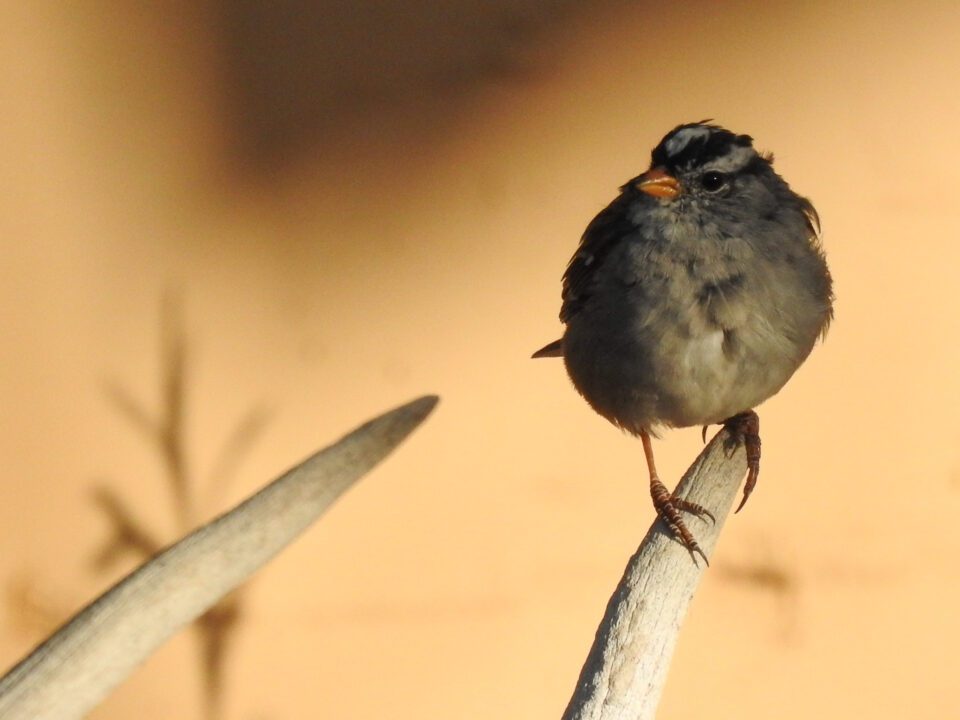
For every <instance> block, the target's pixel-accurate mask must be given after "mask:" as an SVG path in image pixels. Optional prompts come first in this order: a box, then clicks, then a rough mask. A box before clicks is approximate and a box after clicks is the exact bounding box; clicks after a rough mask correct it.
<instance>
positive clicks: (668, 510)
mask: <svg viewBox="0 0 960 720" xmlns="http://www.w3.org/2000/svg"><path fill="white" fill-rule="evenodd" d="M640 439H641V440H642V441H643V454H644V455H646V458H647V469H648V470H649V471H650V497H652V498H653V507H654V508H655V509H656V511H657V515H659V516H660V518H661V519H662V520H663V521H664V522H665V523H666V524H667V527H668V528H669V529H670V532H671V534H672V535H673V537H674V538H676V539H677V540H679V541H680V543H681V544H682V545H683V546H684V547H685V548H686V549H687V550H688V551H689V552H690V555H691V556H693V555H694V554H695V553H700V557H702V558H703V561H704V562H705V563H706V564H707V565H710V561H709V560H707V556H706V554H705V553H704V552H703V550H701V549H700V545H698V544H697V540H696V538H694V537H693V533H691V532H690V530H688V529H687V525H686V523H684V521H683V517H682V516H681V515H680V512H681V511H683V512H688V513H691V514H692V515H696V516H697V517H699V518H703V517H708V518H710V520H711V521H712V522H716V518H714V517H713V514H712V513H711V512H710V511H709V510H707V509H706V508H704V507H702V506H700V505H698V504H697V503H695V502H690V501H689V500H685V499H684V498H681V497H677V496H676V495H672V494H671V493H670V491H669V490H667V488H666V486H665V485H664V484H663V483H662V482H661V481H660V478H659V476H658V475H657V466H656V464H655V463H654V461H653V445H652V444H651V442H650V433H648V432H645V431H641V432H640Z"/></svg>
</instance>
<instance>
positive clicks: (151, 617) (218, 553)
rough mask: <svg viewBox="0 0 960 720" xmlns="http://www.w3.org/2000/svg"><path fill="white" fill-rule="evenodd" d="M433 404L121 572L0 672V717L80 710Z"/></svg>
mask: <svg viewBox="0 0 960 720" xmlns="http://www.w3.org/2000/svg"><path fill="white" fill-rule="evenodd" d="M436 404H437V398H436V397H433V396H428V397H422V398H420V399H419V400H415V401H413V402H411V403H409V404H407V405H403V406H401V407H399V408H396V409H395V410H392V411H390V412H388V413H386V414H384V415H381V416H380V417H378V418H375V419H374V420H371V421H370V422H368V423H367V424H366V425H363V426H362V427H360V428H357V429H356V430H354V431H353V432H352V433H350V434H349V435H347V436H346V437H344V438H343V439H341V440H340V441H339V442H337V443H335V444H334V445H331V446H330V447H328V448H327V449H325V450H321V451H320V452H318V453H316V454H315V455H313V456H311V457H309V458H307V459H306V460H305V461H303V462H302V463H301V464H300V465H297V466H296V467H294V468H293V469H291V470H289V471H288V472H287V473H285V474H284V475H282V476H281V477H279V478H278V479H276V480H274V481H273V482H272V483H270V484H269V485H267V486H266V487H265V488H263V489H262V490H261V491H260V492H258V493H257V494H256V495H253V496H252V497H250V498H249V499H247V500H246V501H244V502H243V503H241V504H240V505H238V506H237V507H235V508H234V509H233V510H231V511H229V512H227V513H226V514H224V515H221V516H220V517H219V518H217V519H215V520H213V521H212V522H210V523H209V524H207V525H204V526H203V527H201V528H200V529H198V530H196V531H194V532H193V533H191V534H189V535H187V536H186V537H185V538H184V539H183V540H181V541H180V542H178V543H177V544H176V545H173V546H172V547H170V548H168V549H167V550H165V551H164V552H162V553H160V554H159V555H157V556H156V557H155V558H153V559H152V560H150V561H149V562H147V563H146V564H144V565H143V566H141V567H140V568H138V569H137V570H135V571H134V572H133V573H131V574H130V575H128V576H127V577H126V578H124V579H123V580H121V581H120V582H119V583H118V584H117V585H115V586H114V587H113V588H111V589H110V590H108V591H107V592H106V593H104V594H103V595H101V596H100V597H99V598H98V599H97V600H95V601H94V602H93V603H91V604H90V605H88V606H87V607H86V608H85V609H83V610H81V611H80V612H79V613H78V614H77V615H75V616H74V617H73V618H72V619H71V620H70V621H69V622H68V623H67V624H66V625H64V626H63V627H62V628H61V629H60V630H58V631H57V632H56V633H54V634H53V635H52V636H51V637H50V638H49V639H48V640H46V641H45V642H44V643H43V644H42V645H40V647H38V648H37V649H36V650H34V651H33V653H31V654H30V655H29V656H27V657H26V658H25V659H24V660H22V661H21V662H20V663H19V664H18V665H17V666H16V667H14V668H13V669H12V670H11V671H10V672H9V673H7V675H5V676H4V677H3V678H2V679H0V718H3V720H69V719H72V718H80V717H82V716H83V715H84V714H85V713H86V712H87V711H88V710H89V709H90V708H91V707H93V706H94V705H95V704H96V703H98V702H99V701H100V700H101V699H102V698H103V697H104V696H105V695H106V694H107V693H108V692H109V691H110V690H111V689H112V688H113V687H114V686H115V685H116V684H118V683H119V682H120V681H121V680H123V679H124V678H126V677H127V675H129V674H130V673H131V672H132V671H133V670H134V669H135V668H136V667H137V666H138V665H139V664H140V663H141V662H142V661H143V660H145V659H146V658H147V657H148V656H149V655H150V654H151V653H153V651H154V650H155V649H156V648H157V647H159V646H160V644H161V643H163V642H164V641H165V640H166V639H167V638H168V637H170V636H171V635H173V634H174V633H175V632H176V631H177V630H178V629H180V628H181V627H183V626H184V625H186V624H187V623H189V622H191V621H193V620H194V619H195V618H196V617H198V616H199V615H201V614H202V613H204V612H205V611H206V610H207V609H209V608H210V607H211V606H212V605H214V604H215V603H216V602H217V601H218V600H219V599H220V598H221V597H223V596H224V595H225V594H227V593H228V592H229V591H230V590H232V589H233V588H235V587H236V586H237V585H239V584H240V583H241V582H243V581H244V580H246V579H247V578H248V577H249V576H250V575H251V574H253V572H254V571H256V570H257V569H258V568H260V567H261V566H262V565H264V564H266V563H267V562H268V561H269V560H270V559H271V558H273V557H274V556H275V555H276V554H277V553H278V552H280V550H282V549H283V548H284V547H285V546H286V545H287V544H289V543H290V542H291V541H292V540H293V539H294V538H296V537H297V536H298V535H299V534H300V533H301V532H302V531H303V530H305V529H306V528H307V527H308V526H309V525H310V524H311V523H312V522H313V521H314V520H316V519H317V518H318V517H319V516H320V515H321V514H323V512H324V511H325V510H326V509H327V508H328V507H329V506H330V505H331V504H332V503H333V502H334V500H336V499H337V498H338V497H339V496H340V495H341V494H342V493H343V492H344V491H345V490H347V489H348V488H349V487H350V486H351V485H353V483H354V482H355V481H356V480H358V479H360V477H362V476H363V475H364V474H366V472H367V471H369V470H370V469H371V468H373V466H374V465H376V464H377V463H378V462H380V461H381V460H382V459H383V458H384V457H386V456H387V455H388V454H389V453H390V452H391V451H392V450H393V449H394V448H395V447H396V446H397V445H398V444H399V443H400V442H401V441H402V440H403V439H404V438H406V437H407V435H409V434H410V433H411V432H412V431H413V430H414V428H416V427H417V426H418V425H419V424H420V423H421V422H423V420H424V419H425V418H426V417H427V415H429V414H430V411H431V410H433V408H434V406H435V405H436Z"/></svg>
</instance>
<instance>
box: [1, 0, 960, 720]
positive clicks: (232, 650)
mask: <svg viewBox="0 0 960 720" xmlns="http://www.w3.org/2000/svg"><path fill="white" fill-rule="evenodd" d="M958 37H960V5H958V4H957V3H955V2H942V3H937V2H921V3H902V2H901V3H895V2H872V3H844V4H842V5H841V4H839V3H827V2H809V3H777V2H771V3H762V4H761V3H748V2H739V3H738V2H731V3H714V2H707V1H705V0H700V1H696V0H695V1H693V2H687V3H662V2H656V3H655V2H610V1H604V0H594V1H593V2H578V3H574V2H569V0H545V1H542V2H536V3H535V2H528V1H527V0H494V1H490V0H487V1H486V2H479V1H477V0H456V1H455V2H449V3H442V4H439V5H438V4H436V3H429V2H421V1H420V0H412V1H411V0H407V1H406V2H387V3H375V2H369V1H368V0H351V2H346V1H340V0H329V1H326V2H324V1H318V2H314V3H309V2H304V1H303V0H280V1H279V2H273V3H253V2H246V3H230V2H215V1H213V0H209V1H207V2H189V3H188V2H176V1H175V2H169V3H161V4H155V3H139V4H138V3H121V2H115V1H112V0H90V1H88V2H85V3H15V2H9V1H8V2H3V3H2V4H0V53H2V62H0V101H2V106H3V108H4V109H3V112H2V113H0V143H2V147H3V155H4V160H3V162H2V163H0V187H2V192H0V232H2V238H3V239H2V245H0V248H2V255H0V313H2V322H0V334H2V335H0V336H2V341H0V342H2V348H3V350H2V356H0V393H2V397H3V404H2V405H3V409H2V412H0V418H2V428H3V431H2V432H0V453H2V458H3V463H4V473H3V476H2V479H0V483H2V485H0V493H2V495H0V497H2V501H0V547H2V553H0V665H2V666H3V667H7V666H9V665H11V664H12V663H13V662H15V661H16V660H17V659H18V658H19V657H20V656H21V655H22V654H23V653H25V652H26V651H28V650H29V649H30V648H31V647H32V646H33V645H34V644H35V643H36V642H38V641H39V640H40V639H41V638H42V637H44V636H45V635H46V634H47V633H48V632H50V631H51V630H52V629H53V627H55V626H56V625H57V624H58V623H59V622H61V621H62V620H63V619H65V618H66V617H68V616H69V615H70V614H71V613H72V612H74V611H75V610H76V609H78V608H79V607H80V606H82V605H83V604H84V603H85V602H86V601H87V600H89V599H90V598H92V597H93V596H95V595H96V594H97V593H99V592H101V591H102V590H103V589H104V588H106V587H107V586H108V585H109V584H111V583H112V582H114V581H115V580H116V579H118V578H119V577H120V576H122V575H123V574H124V573H125V572H127V571H129V570H130V569H131V568H132V567H134V566H135V565H136V564H137V563H138V562H139V561H140V558H141V556H142V555H143V554H144V553H147V552H150V550H151V549H152V548H155V547H158V546H160V545H163V544H165V543H167V542H169V541H170V540H172V539H173V538H174V537H176V536H177V534H178V533H180V532H182V531H183V529H184V528H185V527H187V526H190V525H192V524H194V523H197V522H200V521H202V520H204V519H206V518H208V517H210V516H211V515H212V514H213V513H216V512H219V511H221V510H223V509H224V508H226V507H228V506H229V505H230V504H232V503H234V502H236V501H237V500H239V499H240V498H242V497H244V496H245V495H247V494H249V493H250V492H252V491H253V490H254V489H256V488H257V487H258V486H259V485H260V484H262V483H263V482H264V481H265V480H267V479H269V478H271V477H273V476H274V475H276V474H277V473H278V472H279V471H281V470H283V469H284V468H285V467H287V466H288V465H290V464H292V463H293V462H295V461H297V460H299V459H300V458H301V457H302V456H304V455H306V454H307V453H309V452H311V451H313V450H314V449H316V448H317V447H319V446H321V445H324V444H326V443H328V442H330V441H332V440H333V439H335V438H336V437H338V436H339V435H341V434H343V433H344V432H346V431H347V430H348V429H350V428H351V427H353V426H354V425H356V424H358V423H359V422H361V421H363V420H364V419H366V418H367V417H369V416H371V415H373V414H375V413H377V412H380V411H382V410H385V409H387V408H389V407H392V406H394V405H396V404H399V403H400V402H403V401H406V400H408V399H411V398H413V397H415V396H417V395H420V394H423V393H426V392H436V393H439V394H440V395H441V396H442V398H443V401H442V403H441V405H440V407H439V409H438V411H437V412H436V414H435V415H434V416H433V417H432V418H431V419H430V420H429V421H428V423H427V424H426V425H425V426H424V427H423V429H422V430H421V431H419V432H418V433H417V434H416V435H415V436H414V437H413V438H412V439H411V440H410V441H409V442H408V443H407V444H406V445H405V446H404V447H402V448H401V450H400V451H399V452H398V453H397V454H396V455H395V456H393V457H391V458H390V460H389V461H388V462H387V463H385V464H384V465H383V466H381V467H380V468H378V469H377V470H376V471H375V472H374V473H373V474H372V475H371V476H370V477H369V478H367V479H366V480H364V481H363V482H362V483H361V484H360V485H359V486H358V487H357V488H356V489H355V490H353V491H351V493H350V494H349V495H348V496H347V497H346V498H345V499H344V500H342V501H341V502H340V503H339V504H338V505H337V506H336V507H335V508H334V509H333V511H331V513H330V514H329V515H327V516H326V517H325V518H324V519H323V520H322V521H321V522H320V524H319V525H318V526H317V527H315V528H313V529H312V530H311V531H310V532H309V533H308V534H307V535H306V536H305V537H304V538H303V539H301V540H300V541H298V542H297V544H296V545H295V546H293V547H292V548H290V549H289V550H288V551H287V552H285V553H284V554H283V555H282V556H280V557H279V558H278V559H277V560H276V561H275V562H274V563H273V564H272V565H270V566H269V567H268V568H267V569H266V570H265V571H264V572H262V573H260V574H259V575H258V576H256V578H255V579H254V580H253V582H252V584H251V585H250V586H249V587H247V588H246V589H245V590H244V591H242V592H241V593H240V594H239V595H238V596H236V597H234V598H233V599H232V600H231V602H230V603H228V604H227V605H225V606H222V607H221V608H220V611H219V613H218V614H214V615H212V616H208V618H207V619H206V621H205V623H204V624H203V629H202V630H200V631H199V632H198V631H197V630H196V629H195V630H192V631H190V632H186V633H183V634H181V635H180V636H178V637H177V638H176V639H175V640H173V641H172V642H170V643H169V644H168V645H166V646H165V647H164V648H163V649H162V650H161V651H160V652H159V653H158V654H157V655H156V656H155V657H154V658H152V659H151V660H150V661H149V662H148V663H147V664H146V665H145V666H144V667H143V668H142V669H140V670H139V671H138V672H137V674H136V675H135V676H134V677H132V678H131V679H130V680H129V681H128V682H126V683H125V684H124V685H123V686H122V687H120V688H119V689H118V690H117V691H116V692H115V694H114V695H112V696H111V697H110V698H109V699H108V700H107V701H106V702H105V703H104V704H103V705H102V706H101V707H100V708H99V709H98V710H96V711H95V712H94V713H93V716H92V717H94V718H96V719H97V720H108V719H112V718H125V717H134V716H136V717H139V718H144V719H149V718H170V717H177V718H188V719H189V718H197V719H198V720H199V719H201V718H224V719H229V720H234V719H236V720H286V719H288V718H289V719H291V720H293V719H295V718H308V717H318V716H335V717H345V718H382V717H399V718H421V717H435V718H449V717H455V718H489V717H498V718H551V717H553V718H556V717H559V716H560V714H561V712H562V710H563V708H564V707H565V705H566V702H567V700H568V699H569V696H570V694H571V692H572V690H573V686H574V683H575V681H576V678H577V676H578V673H579V670H580V667H581V664H582V662H583V659H584V658H585V656H586V652H587V650H588V648H589V646H590V643H591V641H592V638H593V633H594V630H595V628H596V624H597V622H598V620H599V619H600V617H601V615H602V612H603V609H604V607H605V605H606V602H607V599H608V597H609V595H610V592H611V591H612V590H613V587H614V585H615V584H616V582H617V581H618V580H619V577H620V574H621V571H622V569H623V567H624V564H625V563H626V561H627V558H628V557H629V555H630V554H631V553H632V552H633V550H634V549H635V547H636V545H637V543H638V542H639V540H640V539H641V537H642V536H643V533H644V532H645V530H646V528H647V526H648V525H649V523H650V522H651V520H652V518H653V510H652V507H651V504H650V500H649V496H648V493H647V485H646V471H645V466H644V463H643V457H642V453H641V447H640V443H639V442H637V441H636V440H634V439H631V438H629V437H627V436H624V435H622V434H621V433H619V432H618V431H616V430H615V429H614V428H613V427H611V426H609V425H608V424H606V423H605V422H604V421H603V420H601V419H600V418H599V417H598V416H596V415H594V414H593V412H592V411H591V410H590V409H589V408H588V407H587V405H586V404H585V403H584V402H583V401H582V400H580V399H579V397H577V395H576V393H575V392H574V391H573V390H572V389H571V387H570V385H569V382H568V381H567V379H566V376H565V374H564V371H563V368H562V364H561V363H560V362H559V361H549V360H541V361H537V362H534V361H531V360H529V359H528V358H529V355H530V353H531V352H532V351H533V350H535V349H537V348H539V347H540V346H541V345H543V344H545V343H546V342H548V341H550V340H553V339H555V338H556V337H558V336H559V333H560V329H561V328H560V324H559V321H558V320H557V312H558V310H559V292H560V276H561V273H562V271H563V269H564V266H565V263H566V261H567V259H568V258H569V256H570V255H571V253H572V252H573V250H574V248H575V246H576V244H577V242H578V239H579V237H580V234H581V232H582V230H583V228H584V227H585V225H586V224H587V222H588V221H589V220H590V219H591V218H592V217H593V216H594V214H595V213H596V212H597V211H599V210H600V209H601V208H602V207H603V206H604V205H605V204H606V203H607V202H608V201H609V200H610V199H612V197H613V196H614V194H615V192H616V188H617V187H618V186H619V185H620V184H621V183H622V182H624V181H625V180H627V179H629V178H630V177H633V176H634V175H636V174H637V173H638V172H640V171H641V170H643V169H645V167H646V165H647V162H648V159H649V152H650V149H651V148H652V147H653V146H654V145H655V144H656V143H657V141H659V139H660V138H661V137H662V136H663V134H664V133H666V132H667V131H668V130H670V129H671V128H672V127H674V126H675V125H677V124H678V123H681V122H688V121H694V120H700V119H703V118H714V119H715V120H716V121H717V122H719V123H722V124H724V125H726V126H728V127H730V128H731V129H733V130H735V131H737V132H745V133H749V134H751V135H753V136H754V138H755V140H756V143H757V146H758V147H759V148H761V149H765V150H771V151H774V152H775V153H776V158H777V160H776V167H777V169H778V170H779V171H780V172H781V173H782V174H783V175H784V176H785V177H786V178H787V179H788V181H789V182H790V183H791V185H792V186H793V187H794V188H795V189H797V190H798V191H799V192H800V193H802V194H804V195H807V196H809V197H810V198H811V199H812V200H813V202H814V203H815V204H816V207H817V209H818V210H819V212H820V216H821V218H822V221H823V228H824V236H823V241H824V245H825V247H826V249H827V252H828V256H829V260H830V264H831V268H832V270H833V273H834V277H835V281H836V292H837V317H836V321H835V323H834V326H833V328H832V330H831V332H830V334H829V336H828V338H827V341H826V343H825V344H824V345H823V346H822V347H818V348H817V349H816V350H815V351H814V353H813V355H812V356H811V358H810V359H809V361H808V362H807V363H806V364H805V365H804V367H803V368H802V369H801V370H800V371H799V372H798V373H797V375H796V376H795V377H794V379H793V381H792V382H791V383H790V384H788V386H787V387H786V388H785V389H784V390H783V391H782V392H781V393H780V394H779V395H778V396H777V397H775V398H773V399H772V400H770V401H769V402H768V403H766V404H765V405H764V406H763V407H762V409H761V412H760V415H761V418H762V428H763V440H764V461H763V472H762V474H761V479H760V484H759V486H758V489H757V492H756V493H755V494H754V496H753V498H752V499H751V502H750V503H749V505H748V506H747V508H746V509H745V511H744V512H743V513H741V514H740V515H738V516H736V517H735V518H733V519H732V520H731V522H730V523H729V524H728V525H727V528H726V531H725V534H724V537H723V538H722V540H721V542H720V545H719V546H718V548H717V550H716V552H715V553H714V556H713V566H712V568H711V570H710V572H708V573H707V575H706V580H705V582H704V585H703V587H702V588H701V591H700V593H699V594H698V596H697V597H696V599H695V601H694V604H693V606H692V608H691V612H690V615H689V618H688V621H687V624H686V625H685V627H684V631H683V634H682V636H681V640H680V644H679V647H678V650H677V654H676V657H675V661H674V665H673V667H672V670H671V673H670V676H669V680H668V684H667V688H666V691H665V694H664V698H663V702H662V705H661V713H660V717H663V718H690V717H705V716H707V715H708V713H710V714H712V715H714V716H717V717H731V716H734V715H736V716H737V717H747V718H751V717H756V718H759V717H770V716H771V714H773V713H775V715H776V717H779V718H808V717H819V716H823V715H826V716H830V717H844V716H846V717H853V716H856V717H866V716H869V717H874V718H902V717H929V716H936V717H960V708H958V707H957V702H956V674H957V668H958V667H960V664H958V661H957V657H956V654H957V652H956V647H957V644H958V639H960V638H958V634H960V633H958V627H960V623H958V621H957V614H956V608H957V607H958V606H960V570H958V565H957V554H958V552H960V532H958V530H957V525H956V518H957V514H958V512H960V450H958V440H960V428H958V424H957V422H956V414H957V408H958V407H960V378H958V374H957V367H958V366H960V343H958V337H960V312H958V299H957V292H956V268H957V266H958V262H960V243H958V239H960V204H958V203H957V200H956V195H957V188H958V181H960V165H958V163H957V160H956V159H957V157H958V156H960V132H958V131H957V124H958V122H960V94H958V92H957V88H958V84H960V77H958V75H960V73H958V67H960V56H958V51H957V49H956V48H957V39H958ZM700 447H701V444H700V439H699V431H698V430H696V429H690V430H683V431H674V432H669V433H666V434H665V435H664V438H663V440H662V441H660V442H659V443H657V446H656V451H657V457H658V462H659V465H660V469H661V472H662V474H663V475H664V478H665V479H666V478H673V479H674V480H675V479H677V478H679V476H680V474H681V473H682V472H683V470H684V469H685V468H686V467H687V466H688V465H689V463H690V462H691V461H692V460H693V458H694V457H695V455H696V454H697V452H698V451H699V448H700Z"/></svg>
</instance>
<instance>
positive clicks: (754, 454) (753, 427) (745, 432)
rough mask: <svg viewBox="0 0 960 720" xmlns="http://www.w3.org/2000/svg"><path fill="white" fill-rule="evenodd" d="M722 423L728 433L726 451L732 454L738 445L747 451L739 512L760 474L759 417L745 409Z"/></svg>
mask: <svg viewBox="0 0 960 720" xmlns="http://www.w3.org/2000/svg"><path fill="white" fill-rule="evenodd" d="M723 425H724V427H725V428H726V429H727V430H728V431H729V433H730V437H729V438H728V439H727V452H728V453H730V454H733V452H734V451H735V450H736V449H737V448H738V447H740V445H743V447H744V449H745V450H746V451H747V481H746V483H744V485H743V499H742V500H741V501H740V504H739V505H738V506H737V509H736V510H735V512H740V510H741V509H743V506H744V505H746V503H747V498H748V497H750V493H752V492H753V488H754V487H756V485H757V477H759V475H760V417H759V416H758V415H757V414H756V413H755V412H754V411H753V410H747V412H742V413H739V414H737V415H734V416H733V417H732V418H728V419H726V420H724V421H723Z"/></svg>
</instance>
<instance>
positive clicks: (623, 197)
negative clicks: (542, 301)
mask: <svg viewBox="0 0 960 720" xmlns="http://www.w3.org/2000/svg"><path fill="white" fill-rule="evenodd" d="M627 188H629V185H625V186H624V190H623V191H622V192H621V194H620V195H619V196H618V197H617V198H616V199H615V200H614V201H613V202H612V203H610V204H609V205H607V207H606V208H605V209H604V210H603V211H601V213H600V214H599V215H597V216H596V217H595V218H594V219H593V220H592V221H591V223H590V224H589V225H588V226H587V229H586V230H585V231H584V232H583V237H582V238H581V239H580V246H579V247H578V248H577V252H576V253H574V255H573V257H572V258H570V262H569V264H568V265H567V270H566V272H565V273H564V274H563V296H562V297H563V305H562V306H561V308H560V320H561V321H562V322H567V321H568V320H569V319H570V318H572V317H573V316H574V315H576V314H577V313H578V312H579V311H580V309H581V308H582V307H583V305H584V303H585V302H586V301H587V299H588V298H589V297H590V293H591V292H592V290H593V282H594V280H593V278H594V270H595V269H596V268H598V267H600V265H601V264H602V263H603V261H604V260H605V259H606V256H607V255H608V254H609V253H610V251H611V250H612V249H613V248H614V247H616V245H617V244H618V243H619V242H621V241H622V240H623V239H624V238H625V237H626V236H627V235H629V234H630V233H631V232H633V231H634V230H636V227H635V226H634V224H633V223H632V222H630V220H629V219H628V218H627V209H628V208H629V206H630V204H631V202H633V201H634V200H635V198H633V197H631V195H630V193H629V190H627Z"/></svg>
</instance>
